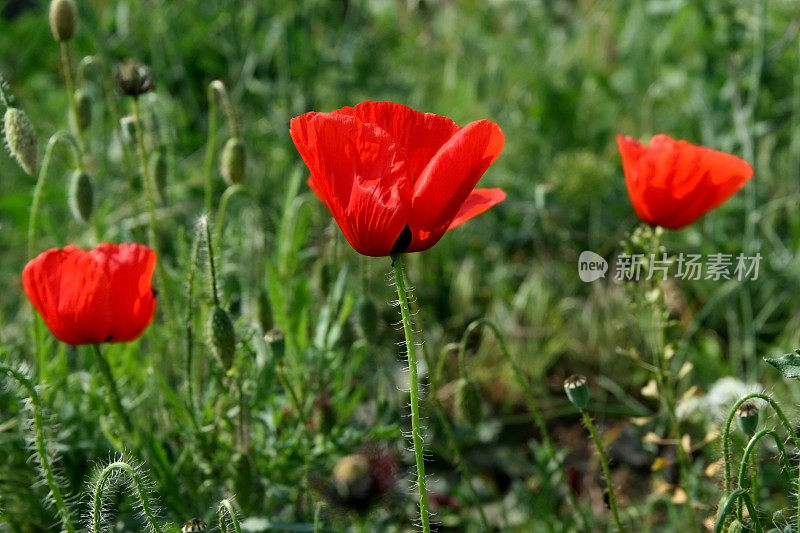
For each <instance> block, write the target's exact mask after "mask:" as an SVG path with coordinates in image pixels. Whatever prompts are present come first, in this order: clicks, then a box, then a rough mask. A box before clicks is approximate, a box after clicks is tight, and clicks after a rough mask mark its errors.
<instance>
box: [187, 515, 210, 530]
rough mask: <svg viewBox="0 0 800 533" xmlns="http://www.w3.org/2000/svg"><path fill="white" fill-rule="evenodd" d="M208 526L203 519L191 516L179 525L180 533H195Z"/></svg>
mask: <svg viewBox="0 0 800 533" xmlns="http://www.w3.org/2000/svg"><path fill="white" fill-rule="evenodd" d="M207 527H208V524H206V522H205V520H203V519H201V518H192V519H191V520H188V521H186V522H185V523H184V524H183V526H182V527H181V533H196V532H198V531H205V530H206V528H207Z"/></svg>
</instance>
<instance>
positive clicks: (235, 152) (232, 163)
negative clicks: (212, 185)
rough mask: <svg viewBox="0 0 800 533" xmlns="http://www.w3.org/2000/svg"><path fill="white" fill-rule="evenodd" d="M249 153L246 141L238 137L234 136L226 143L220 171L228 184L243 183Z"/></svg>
mask: <svg viewBox="0 0 800 533" xmlns="http://www.w3.org/2000/svg"><path fill="white" fill-rule="evenodd" d="M246 156H247V154H246V153H245V148H244V143H243V142H242V141H241V139H239V138H238V137H232V138H230V139H228V142H226V143H225V147H224V148H223V149H222V158H221V160H220V172H222V177H223V178H225V181H226V182H227V183H228V185H233V184H235V183H241V182H242V181H243V180H244V173H245V167H246V164H247V158H246Z"/></svg>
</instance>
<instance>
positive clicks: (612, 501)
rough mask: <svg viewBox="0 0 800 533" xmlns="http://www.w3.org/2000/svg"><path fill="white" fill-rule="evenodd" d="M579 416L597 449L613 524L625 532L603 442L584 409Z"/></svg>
mask: <svg viewBox="0 0 800 533" xmlns="http://www.w3.org/2000/svg"><path fill="white" fill-rule="evenodd" d="M581 416H583V423H584V424H585V425H586V429H588V430H589V435H591V436H592V441H593V442H594V447H595V448H596V449H597V455H598V456H599V457H600V466H601V467H602V468H603V476H605V478H606V490H607V491H608V506H609V507H610V508H611V515H612V516H613V517H614V523H615V524H616V526H617V531H620V532H622V531H625V528H623V527H622V521H621V520H620V519H619V510H618V509H617V496H616V493H615V492H614V481H613V479H612V478H611V468H609V466H608V455H607V454H606V450H605V447H604V446H603V442H602V441H601V440H600V436H599V435H598V434H597V428H596V427H595V425H594V422H593V421H592V417H591V416H589V413H587V412H586V410H585V409H581Z"/></svg>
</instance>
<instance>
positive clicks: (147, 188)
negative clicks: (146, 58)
mask: <svg viewBox="0 0 800 533" xmlns="http://www.w3.org/2000/svg"><path fill="white" fill-rule="evenodd" d="M131 101H132V102H133V114H134V116H135V117H136V124H135V128H134V129H135V130H136V146H137V150H138V152H139V165H140V166H141V168H142V182H143V185H144V194H145V197H146V199H147V212H148V213H149V214H150V225H149V226H148V240H149V241H150V247H151V248H153V250H155V251H156V253H158V240H157V235H158V234H157V232H156V200H155V196H154V195H153V182H152V179H151V176H150V165H148V164H147V154H146V152H145V145H144V122H143V117H142V112H141V108H140V106H139V99H138V98H137V97H133V98H131Z"/></svg>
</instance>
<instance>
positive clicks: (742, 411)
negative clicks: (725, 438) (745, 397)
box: [736, 402, 758, 437]
mask: <svg viewBox="0 0 800 533" xmlns="http://www.w3.org/2000/svg"><path fill="white" fill-rule="evenodd" d="M736 421H737V422H738V423H739V429H741V430H742V433H744V434H745V435H747V436H750V437H752V436H753V435H755V433H756V429H757V428H758V407H756V406H755V405H754V404H752V403H749V402H748V403H743V404H742V405H740V406H739V408H738V409H737V410H736Z"/></svg>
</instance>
